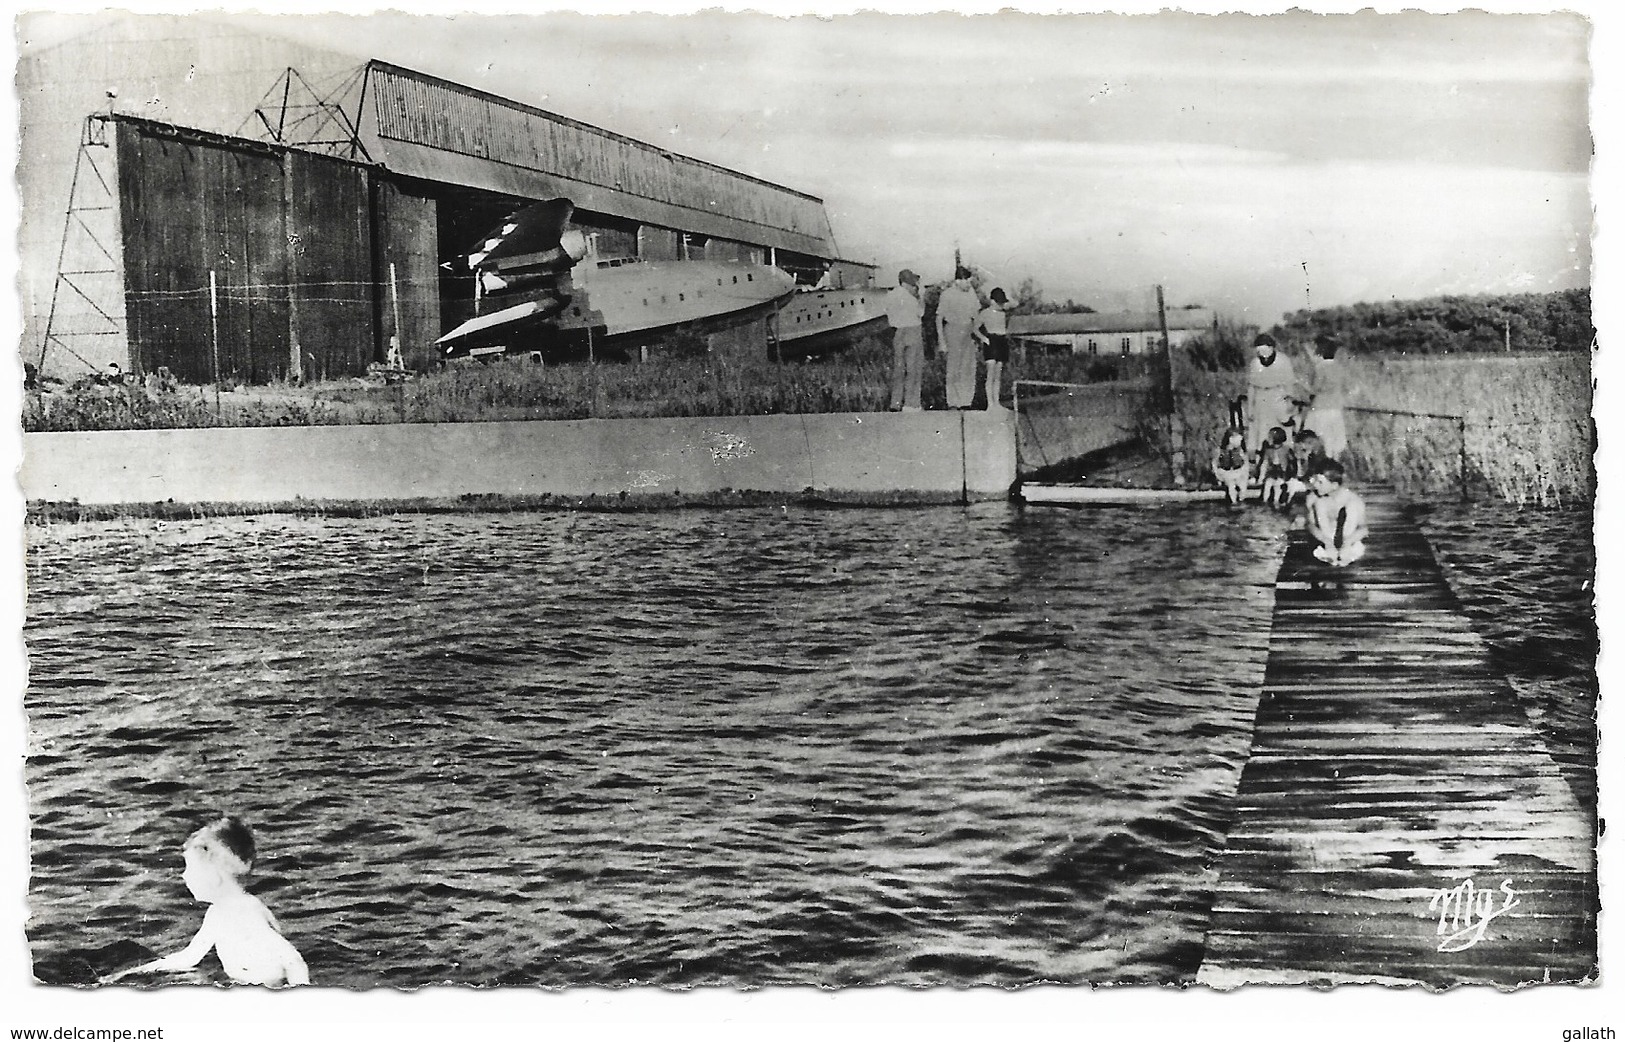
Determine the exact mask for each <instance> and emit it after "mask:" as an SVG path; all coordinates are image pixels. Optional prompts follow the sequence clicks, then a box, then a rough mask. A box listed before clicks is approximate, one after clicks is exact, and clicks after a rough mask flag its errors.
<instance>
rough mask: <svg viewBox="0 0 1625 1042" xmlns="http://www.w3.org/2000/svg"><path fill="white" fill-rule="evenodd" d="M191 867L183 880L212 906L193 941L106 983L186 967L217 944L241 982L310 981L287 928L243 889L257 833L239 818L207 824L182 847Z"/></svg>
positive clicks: (224, 963)
mask: <svg viewBox="0 0 1625 1042" xmlns="http://www.w3.org/2000/svg"><path fill="white" fill-rule="evenodd" d="M181 856H182V858H184V859H185V861H186V868H185V869H184V870H183V871H182V872H181V880H182V882H184V883H185V884H186V888H187V889H188V890H190V891H191V892H192V896H193V897H195V898H197V899H198V900H199V901H202V902H203V903H204V904H206V905H208V906H209V910H208V911H207V912H205V913H203V925H202V926H201V927H199V928H198V932H197V936H195V937H193V938H192V943H191V944H188V945H187V946H186V947H185V948H182V949H181V950H180V951H178V952H176V953H175V954H173V955H166V956H164V957H163V958H161V959H155V960H153V961H152V962H148V963H144V964H142V965H140V966H136V967H134V968H132V969H128V970H122V971H120V972H119V973H115V974H113V975H112V976H110V977H106V978H103V983H107V984H110V983H112V982H113V981H116V980H119V979H121V978H124V977H128V976H130V975H131V974H137V973H152V972H164V971H170V970H187V969H191V968H192V967H193V966H196V965H197V964H198V963H199V962H202V961H203V957H204V956H205V955H207V954H209V950H210V949H213V950H214V952H215V954H216V955H218V956H219V958H220V965H221V966H222V967H224V968H225V971H226V974H227V976H229V977H230V978H231V979H232V980H234V981H236V982H237V983H238V984H268V985H271V986H273V987H280V986H283V985H288V984H309V983H310V972H309V970H307V969H306V968H305V960H304V959H303V958H302V957H300V955H299V952H298V951H297V950H295V948H294V946H293V945H291V944H289V943H288V941H287V939H286V938H285V937H283V936H282V928H281V927H280V926H278V925H277V921H276V917H275V916H273V915H272V914H271V912H270V909H268V908H266V907H265V905H263V904H261V903H260V899H259V898H257V897H255V896H254V895H253V894H250V893H249V892H248V891H247V890H245V889H243V878H244V877H245V876H247V875H248V871H249V869H251V868H252V867H253V866H254V834H253V833H252V832H250V831H249V830H248V826H247V825H245V824H243V822H242V820H241V819H239V818H234V817H232V818H221V819H220V820H219V821H216V822H214V823H212V824H209V825H205V826H204V827H203V828H200V829H198V830H197V831H196V832H194V833H192V835H191V836H190V837H189V838H188V839H187V840H186V845H185V846H183V847H182V848H181Z"/></svg>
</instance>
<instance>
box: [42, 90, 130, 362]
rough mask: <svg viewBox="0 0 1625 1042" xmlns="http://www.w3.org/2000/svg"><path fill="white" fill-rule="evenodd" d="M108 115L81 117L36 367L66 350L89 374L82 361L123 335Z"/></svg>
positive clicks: (105, 352) (122, 310)
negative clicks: (77, 148) (59, 243)
mask: <svg viewBox="0 0 1625 1042" xmlns="http://www.w3.org/2000/svg"><path fill="white" fill-rule="evenodd" d="M111 122H112V120H111V117H110V116H109V115H107V114H104V113H97V114H95V115H92V116H88V117H86V119H85V122H84V126H83V129H82V130H81V131H80V135H79V153H78V156H77V157H76V158H75V160H74V164H73V183H72V186H71V187H70V189H69V192H68V211H67V216H66V220H65V222H64V225H63V229H62V248H61V250H60V252H58V254H57V264H56V283H55V284H54V285H53V286H52V287H51V308H50V311H49V312H48V313H47V315H46V319H45V337H44V340H43V341H42V343H41V344H40V352H39V368H40V371H41V372H45V362H46V358H47V356H48V355H49V354H50V353H51V351H52V349H53V348H55V349H59V350H61V351H65V352H67V353H68V354H69V355H72V356H73V357H74V358H75V359H77V360H78V361H79V362H80V363H81V364H83V365H84V366H85V368H86V369H87V370H89V371H92V372H94V371H96V370H98V369H100V368H101V367H100V366H99V365H98V364H96V363H95V362H92V361H90V360H89V359H87V358H86V357H85V355H87V354H89V355H91V356H93V357H95V356H102V355H106V354H107V353H108V352H107V350H106V347H105V342H106V338H108V337H116V338H119V339H123V338H124V337H125V319H124V280H123V271H122V267H121V261H120V254H119V253H118V252H117V251H116V250H117V245H118V243H119V235H120V232H119V227H118V209H117V206H116V205H115V195H116V190H115V188H114V184H115V183H116V180H115V175H114V168H113V150H112V148H111V145H110V142H109V140H108V137H109V135H108V128H109V124H110V123H111Z"/></svg>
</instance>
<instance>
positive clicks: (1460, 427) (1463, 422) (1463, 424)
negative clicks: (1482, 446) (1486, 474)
mask: <svg viewBox="0 0 1625 1042" xmlns="http://www.w3.org/2000/svg"><path fill="white" fill-rule="evenodd" d="M1456 434H1457V435H1459V436H1460V438H1461V459H1460V461H1459V463H1458V466H1459V467H1460V468H1461V500H1462V502H1464V503H1465V502H1466V501H1467V499H1468V498H1469V497H1468V495H1467V417H1465V416H1462V417H1460V418H1459V419H1457V420H1456Z"/></svg>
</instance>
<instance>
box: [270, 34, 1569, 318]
mask: <svg viewBox="0 0 1625 1042" xmlns="http://www.w3.org/2000/svg"><path fill="white" fill-rule="evenodd" d="M257 21H258V23H259V24H262V25H264V26H265V28H266V30H267V31H269V32H277V33H281V34H284V35H287V36H291V37H294V38H296V39H299V40H302V41H304V42H308V43H312V44H315V45H319V46H324V47H328V48H333V49H341V50H350V51H352V52H353V53H355V54H356V55H357V57H358V58H360V57H369V56H370V57H380V58H384V59H387V60H391V61H395V62H397V63H399V64H402V65H407V66H409V67H413V68H417V69H421V70H422V71H425V72H429V73H433V74H436V75H440V76H444V77H446V78H449V79H453V80H457V81H460V82H463V83H467V84H470V85H472V86H476V87H480V88H482V89H486V90H489V91H492V92H494V93H497V94H501V95H504V96H507V97H511V98H514V99H517V100H520V101H523V102H527V103H530V104H534V105H537V106H539V107H542V108H546V109H549V110H550V111H554V112H558V113H560V114H563V115H566V116H570V117H573V118H576V119H581V120H585V121H587V122H590V123H594V124H597V125H600V126H603V127H606V128H608V129H611V130H615V131H617V132H620V133H625V134H628V135H631V136H633V137H637V138H640V139H643V140H647V141H652V142H657V143H659V144H661V145H663V146H665V147H668V148H670V149H672V150H673V151H676V152H680V153H684V154H687V155H690V156H694V157H696V158H700V159H705V160H708V161H712V162H716V163H720V164H722V165H725V166H728V167H732V168H735V169H738V170H743V171H745V172H747V173H751V174H754V175H756V176H759V177H762V178H766V179H768V180H771V181H775V182H778V183H781V184H785V185H788V186H790V187H793V188H797V189H800V190H802V191H806V192H810V193H812V194H814V195H817V196H819V197H820V198H822V199H823V200H824V202H825V205H826V208H827V210H828V212H829V215H830V218H831V221H832V224H833V226H834V230H835V235H836V240H837V244H838V247H839V250H840V252H841V254H842V255H843V256H844V257H846V258H849V259H854V260H864V261H871V262H874V263H877V264H879V265H880V266H881V268H882V279H883V280H887V279H894V278H895V272H896V269H897V268H898V267H900V266H904V265H906V266H908V267H912V268H914V269H915V270H917V271H920V272H921V273H922V274H924V275H925V276H926V277H927V279H935V278H943V277H946V276H947V275H948V273H949V270H950V268H951V266H952V258H953V253H954V249H955V248H956V246H957V247H958V248H959V249H960V250H961V251H962V252H963V255H964V257H965V258H966V259H967V260H968V261H970V262H972V263H974V264H975V265H976V266H978V267H980V268H982V269H984V270H986V271H987V272H989V274H990V275H991V276H992V277H993V278H994V279H995V281H1000V282H1011V283H1014V282H1018V281H1020V280H1021V279H1023V278H1031V279H1033V280H1035V281H1036V282H1037V283H1038V285H1039V286H1040V287H1041V288H1042V289H1043V291H1044V294H1045V297H1046V298H1047V299H1049V300H1054V301H1060V300H1066V299H1074V300H1077V301H1078V302H1080V303H1087V304H1090V305H1092V306H1095V307H1097V308H1099V307H1119V306H1138V305H1140V304H1143V303H1144V302H1146V301H1148V300H1150V299H1151V298H1152V295H1153V293H1154V290H1153V287H1154V286H1155V285H1157V284H1162V285H1164V286H1165V287H1166V292H1167V296H1168V299H1169V300H1170V302H1171V303H1178V304H1204V305H1207V306H1210V307H1216V308H1218V309H1220V310H1221V311H1222V312H1224V313H1226V314H1227V315H1231V316H1233V317H1235V318H1237V319H1240V320H1245V321H1250V322H1257V323H1261V324H1265V325H1268V324H1270V323H1272V322H1274V321H1276V320H1278V319H1279V318H1280V316H1281V315H1282V314H1284V313H1285V312H1287V311H1290V310H1295V309H1297V308H1301V307H1304V306H1305V305H1313V306H1328V305H1335V304H1346V303H1351V302H1354V301H1359V300H1381V299H1389V298H1396V297H1397V298H1411V297H1421V296H1428V295H1434V294H1441V293H1495V292H1508V291H1540V290H1551V289H1563V288H1569V287H1574V286H1584V285H1589V283H1590V275H1591V271H1590V268H1591V252H1590V250H1591V231H1592V229H1591V198H1590V162H1591V144H1592V142H1591V131H1590V128H1589V126H1588V122H1589V118H1590V108H1589V101H1588V91H1589V88H1590V66H1589V60H1588V46H1589V44H1590V32H1591V27H1590V25H1589V23H1588V22H1587V20H1586V18H1585V17H1584V16H1582V15H1578V14H1567V15H1564V14H1537V15H1507V14H1491V13H1485V12H1478V13H1465V14H1448V15H1446V14H1425V13H1420V12H1413V13H1408V14H1378V13H1375V12H1371V11H1367V12H1364V13H1360V14H1343V15H1315V14H1308V13H1304V12H1294V13H1287V14H1276V15H1271V16H1255V15H1247V14H1231V15H1201V14H1178V13H1163V14H1154V15H1139V16H1128V15H1050V16H1043V15H1021V14H1015V13H1003V14H996V15H983V16H971V17H967V16H962V15H958V14H936V15H929V16H927V15H902V14H892V15H884V14H878V13H868V14H857V15H836V16H831V17H821V18H820V17H811V16H802V17H794V18H790V17H775V16H770V15H764V14H738V13H722V12H715V11H714V12H709V13H704V14H697V15H677V16H662V15H623V16H617V17H606V16H586V15H579V14H552V15H546V16H540V17H525V18H498V17H489V16H479V15H471V14H465V15H460V16H457V17H451V18H445V17H431V16H424V15H404V14H394V15H382V16H368V17H365V18H363V17H360V16H353V17H340V16H334V15H327V16H323V17H320V18H312V17H309V16H305V17H298V18H276V17H262V18H259V19H257Z"/></svg>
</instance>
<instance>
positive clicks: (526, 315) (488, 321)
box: [435, 297, 561, 355]
mask: <svg viewBox="0 0 1625 1042" xmlns="http://www.w3.org/2000/svg"><path fill="white" fill-rule="evenodd" d="M560 306H561V302H560V301H559V300H558V299H557V298H553V297H548V298H544V299H542V300H527V301H525V302H524V303H523V304H516V305H514V306H513V307H510V308H503V309H502V310H501V311H493V312H491V313H490V314H486V315H481V316H479V317H478V318H471V319H469V320H468V321H467V322H464V323H463V324H462V325H460V326H458V327H457V328H456V329H453V330H452V331H451V332H449V333H447V334H446V335H445V336H443V337H441V338H440V339H439V340H436V341H435V343H436V344H438V345H440V347H441V349H442V351H444V352H445V353H446V354H447V355H452V354H455V353H456V352H458V351H460V350H465V349H468V348H472V347H478V346H480V345H482V344H489V343H497V342H500V341H501V340H502V339H503V338H504V337H507V336H511V335H513V334H516V333H520V332H523V331H524V330H525V329H527V328H529V327H530V326H532V325H534V324H535V323H537V322H539V321H545V320H546V319H548V318H549V317H550V316H552V315H554V314H556V313H557V312H558V310H559V308H560Z"/></svg>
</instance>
